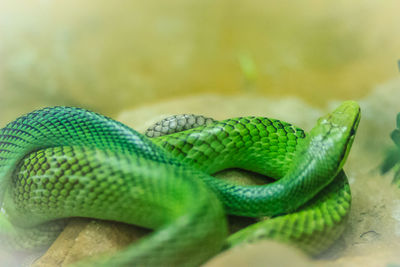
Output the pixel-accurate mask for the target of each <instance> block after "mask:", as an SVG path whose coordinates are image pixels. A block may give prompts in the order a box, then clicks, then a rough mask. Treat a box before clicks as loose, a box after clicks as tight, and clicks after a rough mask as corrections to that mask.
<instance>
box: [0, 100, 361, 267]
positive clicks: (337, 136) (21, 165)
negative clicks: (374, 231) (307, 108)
mask: <svg viewBox="0 0 400 267" xmlns="http://www.w3.org/2000/svg"><path fill="white" fill-rule="evenodd" d="M359 120H360V109H359V106H358V104H357V103H356V102H353V101H346V102H343V103H342V104H341V105H340V106H339V107H338V108H336V109H335V110H334V111H333V112H332V113H330V114H327V115H326V116H324V117H322V118H321V119H319V121H318V123H317V125H316V126H315V127H314V128H313V129H312V130H311V131H310V132H309V133H308V134H307V137H306V134H305V132H304V131H303V130H302V129H300V128H298V127H295V126H293V125H291V124H289V123H286V122H283V121H279V120H274V119H268V118H263V117H241V118H233V119H227V120H223V121H213V120H207V119H204V121H205V122H206V123H200V124H203V125H200V124H199V125H196V123H191V126H190V127H187V128H191V129H186V130H185V129H184V127H181V128H180V129H178V128H179V127H177V125H175V127H172V126H171V125H173V124H174V123H175V122H172V123H170V124H169V128H167V129H164V130H166V132H167V133H168V131H169V130H168V129H170V128H174V129H175V128H176V129H177V130H176V131H174V132H173V133H170V134H167V135H161V134H155V132H154V131H155V128H152V129H150V130H149V131H152V133H150V135H152V136H153V138H151V139H150V138H147V137H145V136H144V135H142V134H140V133H138V132H136V131H135V130H133V129H131V128H129V127H127V126H125V125H124V124H122V123H119V122H117V121H114V120H112V119H110V118H107V117H105V116H102V115H100V114H97V113H93V112H90V111H87V110H84V109H79V108H72V107H53V108H44V109H41V110H37V111H34V112H31V113H29V114H27V115H25V116H22V117H20V118H18V119H16V120H15V121H13V122H11V123H9V124H8V125H7V126H6V127H5V128H3V129H2V130H1V131H0V204H1V207H2V212H1V213H0V215H1V216H0V246H3V247H5V248H11V247H13V248H14V249H18V250H25V249H30V250H35V249H36V250H40V249H44V248H47V247H48V246H49V245H50V244H51V242H53V241H54V240H55V238H56V237H57V235H58V234H59V233H60V231H62V229H63V227H64V226H65V223H66V221H67V220H66V219H67V218H69V217H90V218H97V219H104V220H113V221H120V222H124V223H129V224H135V225H139V226H142V227H146V228H150V229H155V230H154V232H153V233H151V234H149V235H148V236H146V237H145V238H142V239H140V240H139V241H138V242H135V243H134V244H131V245H129V246H128V247H126V248H125V249H123V250H121V251H119V252H117V253H115V254H112V255H108V254H107V255H101V256H98V257H93V258H89V259H85V260H83V261H80V262H78V263H76V265H79V266H87V265H93V266H132V265H134V266H136V265H139V266H198V265H200V264H201V263H203V262H204V261H206V260H207V259H209V258H210V257H212V256H213V255H215V254H217V253H218V252H219V251H221V249H223V248H227V247H232V246H236V245H239V244H242V243H248V242H254V241H257V240H260V239H263V238H269V239H275V240H279V241H282V242H288V243H291V244H293V245H295V246H297V247H299V248H301V249H303V250H304V251H306V252H307V253H310V254H312V255H315V254H318V253H320V252H321V251H323V250H324V249H326V248H327V247H329V246H330V245H331V244H332V243H333V242H334V241H335V240H336V239H337V238H338V237H339V236H340V235H341V233H342V231H343V228H344V224H345V221H346V218H347V216H348V213H349V209H350V203H351V195H350V188H349V185H348V182H347V178H346V175H345V173H344V172H343V170H342V167H343V164H344V163H345V161H346V158H347V155H348V152H349V150H350V147H351V145H352V142H353V139H354V136H355V133H356V130H357V126H358V123H359ZM188 121H190V119H188ZM176 123H178V124H179V121H178V122H176ZM159 125H160V124H158V125H156V126H155V127H157V126H159ZM157 128H160V127H157ZM161 129H162V127H161ZM149 131H148V135H149ZM233 167H235V168H242V169H245V170H250V171H253V172H258V173H261V174H263V175H267V176H269V177H272V178H273V179H276V181H275V182H273V183H270V184H266V185H260V186H255V185H237V184H233V183H230V182H228V181H224V180H221V179H216V178H214V177H212V176H211V174H213V173H215V172H217V171H219V170H223V169H226V168H233ZM226 213H229V214H234V215H240V216H250V217H260V216H270V217H271V218H270V219H268V220H264V221H260V222H258V223H255V224H253V225H251V226H249V227H247V228H245V229H243V230H241V231H238V232H236V233H234V234H233V235H231V236H229V237H227V235H228V234H227V222H226V215H225V214H226Z"/></svg>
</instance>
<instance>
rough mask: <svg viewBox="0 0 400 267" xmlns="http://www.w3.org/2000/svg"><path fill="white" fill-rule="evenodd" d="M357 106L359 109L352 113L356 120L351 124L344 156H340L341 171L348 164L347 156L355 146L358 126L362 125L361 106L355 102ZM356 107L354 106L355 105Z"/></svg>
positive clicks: (343, 152)
mask: <svg viewBox="0 0 400 267" xmlns="http://www.w3.org/2000/svg"><path fill="white" fill-rule="evenodd" d="M354 103H355V105H357V106H356V107H357V109H356V110H355V111H351V112H353V114H354V118H353V123H352V124H351V128H350V131H349V134H348V137H347V140H346V142H345V143H344V144H345V147H344V149H343V151H342V155H341V156H340V161H339V169H341V168H342V167H343V165H344V163H345V162H346V159H347V156H348V155H349V153H350V149H351V147H352V145H353V141H354V138H355V136H356V132H357V128H358V125H359V124H360V120H361V109H360V106H358V104H357V103H356V102H354ZM353 106H354V105H353Z"/></svg>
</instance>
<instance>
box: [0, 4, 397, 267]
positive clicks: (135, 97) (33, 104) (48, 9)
mask: <svg viewBox="0 0 400 267" xmlns="http://www.w3.org/2000/svg"><path fill="white" fill-rule="evenodd" d="M399 10H400V1H398V0H386V1H379V0H357V1H344V0H337V1H316V0H304V1H301V2H294V1H289V0H281V1H259V0H247V1H237V0H229V1H228V0H202V1H198V0H169V1H162V0H149V1H99V0H97V1H94V0H86V1H78V0H69V1H50V0H29V1H28V0H13V1H11V0H10V1H6V0H0V127H3V126H4V125H5V124H6V123H7V122H9V121H11V120H13V119H15V118H16V117H17V116H20V115H21V114H23V113H27V112H30V111H32V110H34V109H38V108H41V107H44V106H54V105H69V106H78V107H84V108H87V109H91V110H94V111H97V112H100V113H103V114H106V115H108V116H112V117H114V118H117V119H118V120H120V121H122V122H124V123H126V124H128V125H130V126H132V127H134V128H135V129H137V130H140V131H143V130H144V129H145V128H146V127H147V126H148V124H149V123H150V122H151V121H153V122H154V121H155V120H158V119H160V118H162V117H165V114H174V113H182V112H193V113H201V114H205V115H208V116H215V117H216V118H218V119H219V118H227V117H232V116H239V115H243V116H244V115H263V116H271V117H276V118H281V119H284V120H287V121H289V122H295V123H296V124H297V123H298V125H299V126H301V127H303V126H304V127H305V129H310V128H311V127H312V126H313V125H314V123H315V120H316V119H317V117H318V116H320V115H322V114H324V113H326V112H328V110H332V109H333V107H335V106H337V104H338V102H339V101H342V100H345V99H354V100H358V101H359V102H360V105H361V107H362V114H363V115H362V117H363V119H362V121H361V124H360V130H359V131H358V133H357V135H358V137H357V138H356V142H355V144H354V146H353V149H352V151H353V152H352V153H351V154H350V156H349V160H348V163H347V164H346V173H347V174H348V176H349V178H350V184H351V187H352V192H353V200H354V201H353V206H352V214H351V216H350V219H349V223H348V227H347V228H346V232H345V234H344V236H343V238H342V239H341V241H340V242H337V243H338V245H337V246H336V248H335V247H334V248H333V250H331V251H330V252H328V257H327V258H330V259H337V262H334V263H333V265H329V266H335V267H336V266H371V267H375V266H389V265H385V264H389V263H394V262H396V263H400V258H399V255H398V251H399V250H400V200H399V198H398V189H397V188H394V187H392V186H391V185H390V181H391V174H390V175H389V177H386V179H383V178H382V177H380V175H379V173H378V172H377V166H378V165H379V163H380V162H381V160H382V155H383V154H384V153H383V151H384V149H385V148H386V146H388V145H391V140H390V138H389V133H390V131H392V129H393V128H394V125H395V123H394V122H395V115H396V114H397V112H399V111H400V104H399V103H398V99H400V69H399V68H400V66H399V64H400V63H399V60H400V16H399ZM76 247H77V248H78V249H76V251H83V249H81V247H80V245H79V244H77V245H76ZM61 249H62V248H61ZM265 251H271V250H270V249H263V250H262V252H261V253H259V255H261V256H263V257H264V252H265ZM0 253H1V252H0ZM244 253H247V252H244ZM282 255H285V257H282ZM286 255H287V254H286V252H283V254H282V253H276V257H278V259H279V262H280V263H282V259H284V260H285V259H286V258H288V257H287V256H286ZM230 256H231V255H230ZM230 256H229V257H230ZM243 257H245V256H243ZM0 258H1V255H0ZM56 259H57V260H58V258H56ZM268 260H269V259H268ZM288 260H290V263H288V264H287V265H286V266H293V265H298V264H299V263H300V262H306V263H305V265H304V266H317V265H312V264H314V263H311V262H309V261H308V260H304V259H303V258H298V257H294V258H293V259H289V258H288ZM315 264H316V263H315ZM343 264H344V265H343ZM223 265H224V264H220V266H223ZM53 266H54V265H53ZM225 266H232V265H229V264H225ZM280 266H285V264H283V263H282V264H281V265H280ZM318 266H319V265H318ZM321 266H327V265H325V262H322V263H321Z"/></svg>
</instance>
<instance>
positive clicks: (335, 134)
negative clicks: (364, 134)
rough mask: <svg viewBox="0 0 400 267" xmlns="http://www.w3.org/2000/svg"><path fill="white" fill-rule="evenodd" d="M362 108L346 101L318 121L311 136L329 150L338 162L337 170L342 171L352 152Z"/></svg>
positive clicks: (355, 103) (353, 102)
mask: <svg viewBox="0 0 400 267" xmlns="http://www.w3.org/2000/svg"><path fill="white" fill-rule="evenodd" d="M360 118H361V112H360V106H359V105H358V103H357V102H355V101H345V102H343V103H342V104H341V105H340V106H339V107H337V108H336V109H335V110H334V111H333V112H331V113H329V114H327V115H325V116H324V117H322V118H320V119H319V120H318V123H317V126H315V127H314V128H313V129H312V130H311V132H310V135H312V136H316V139H317V140H318V141H319V142H320V141H322V143H323V144H324V146H325V148H324V149H325V150H327V151H328V150H329V151H331V152H330V157H332V158H333V159H334V160H335V161H336V162H337V170H340V169H342V167H343V165H344V163H345V162H346V159H347V156H348V154H349V152H350V149H351V146H352V144H353V141H354V137H355V134H356V131H357V128H358V124H359V122H360Z"/></svg>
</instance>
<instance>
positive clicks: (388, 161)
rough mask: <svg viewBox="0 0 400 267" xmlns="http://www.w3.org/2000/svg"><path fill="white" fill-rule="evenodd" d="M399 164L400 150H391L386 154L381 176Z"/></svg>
mask: <svg viewBox="0 0 400 267" xmlns="http://www.w3.org/2000/svg"><path fill="white" fill-rule="evenodd" d="M397 163H400V150H399V149H398V148H391V149H389V150H388V151H387V152H386V157H385V159H384V161H383V162H382V164H381V174H385V173H387V172H388V171H390V170H391V169H392V168H393V167H394V166H395V165H396V164H397Z"/></svg>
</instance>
